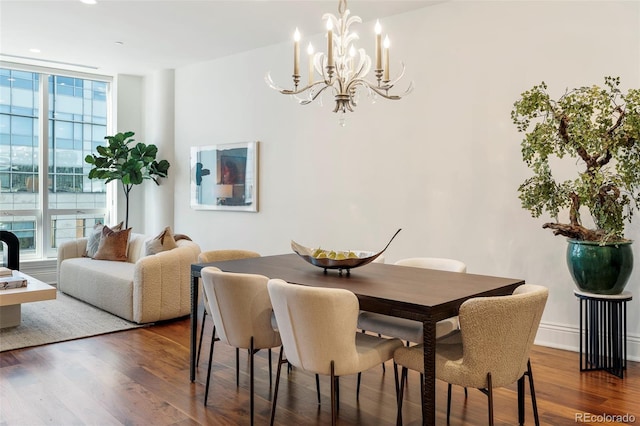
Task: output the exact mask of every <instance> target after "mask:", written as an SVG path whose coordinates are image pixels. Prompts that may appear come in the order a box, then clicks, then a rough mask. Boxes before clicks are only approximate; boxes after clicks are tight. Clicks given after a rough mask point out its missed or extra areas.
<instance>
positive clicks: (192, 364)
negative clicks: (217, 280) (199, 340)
mask: <svg viewBox="0 0 640 426" xmlns="http://www.w3.org/2000/svg"><path fill="white" fill-rule="evenodd" d="M197 334H198V277H197V276H195V275H192V276H191V341H190V345H189V380H191V382H194V381H195V380H196V335H197Z"/></svg>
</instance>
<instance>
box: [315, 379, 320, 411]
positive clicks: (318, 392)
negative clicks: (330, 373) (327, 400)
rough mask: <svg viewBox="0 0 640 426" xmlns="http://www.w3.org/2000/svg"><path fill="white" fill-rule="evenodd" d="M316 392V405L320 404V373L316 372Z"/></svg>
mask: <svg viewBox="0 0 640 426" xmlns="http://www.w3.org/2000/svg"><path fill="white" fill-rule="evenodd" d="M316 393H317V394H318V405H320V375H319V374H316Z"/></svg>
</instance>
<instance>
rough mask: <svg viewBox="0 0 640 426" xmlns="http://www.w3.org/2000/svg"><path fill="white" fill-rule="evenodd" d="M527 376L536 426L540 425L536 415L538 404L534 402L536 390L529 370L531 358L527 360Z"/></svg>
mask: <svg viewBox="0 0 640 426" xmlns="http://www.w3.org/2000/svg"><path fill="white" fill-rule="evenodd" d="M527 376H529V390H530V392H531V405H532V406H533V419H534V422H535V425H536V426H540V417H538V404H537V402H536V390H535V388H534V386H533V372H532V371H531V360H529V361H527Z"/></svg>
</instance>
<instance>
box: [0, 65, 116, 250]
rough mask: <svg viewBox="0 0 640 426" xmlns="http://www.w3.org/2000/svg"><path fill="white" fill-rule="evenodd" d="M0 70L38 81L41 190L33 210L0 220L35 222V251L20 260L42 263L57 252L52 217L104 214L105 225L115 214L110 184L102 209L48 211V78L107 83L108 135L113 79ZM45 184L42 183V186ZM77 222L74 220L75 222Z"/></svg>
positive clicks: (55, 70) (58, 71)
mask: <svg viewBox="0 0 640 426" xmlns="http://www.w3.org/2000/svg"><path fill="white" fill-rule="evenodd" d="M0 68H5V69H9V70H15V71H24V72H31V73H37V74H39V75H40V77H39V82H38V83H39V88H38V102H39V106H38V132H39V138H38V150H39V152H40V155H39V156H38V157H39V158H38V170H39V172H38V187H39V188H41V189H47V190H39V191H38V204H39V208H37V209H20V210H8V211H6V210H5V211H3V212H2V216H0V220H1V218H2V217H6V216H9V217H19V216H28V217H34V218H35V227H36V231H35V235H34V237H35V239H36V244H35V251H34V252H25V253H24V254H21V261H23V260H46V259H50V258H55V257H56V256H57V248H56V247H52V243H53V241H52V238H53V234H54V232H55V230H54V228H53V218H54V217H55V216H63V215H70V216H72V215H83V214H87V215H92V214H94V215H95V214H104V218H105V223H109V222H110V220H109V219H110V218H111V217H115V212H116V211H117V210H116V208H117V205H116V189H117V188H116V186H115V184H114V182H111V183H109V184H107V185H106V200H105V207H104V208H91V209H87V208H82V209H77V208H76V209H58V208H50V207H49V191H48V181H47V179H48V177H49V174H50V171H49V135H50V132H49V127H50V120H51V121H53V122H54V123H55V120H52V119H50V118H49V111H50V109H49V97H50V96H49V78H50V76H57V77H69V78H78V79H83V80H92V81H98V82H104V83H107V91H106V93H105V96H106V103H107V107H106V108H107V122H106V132H107V134H112V129H113V122H114V115H115V111H114V104H115V103H114V99H113V97H114V84H115V83H114V78H113V77H112V76H106V75H100V74H91V73H84V72H77V71H70V70H65V69H58V68H49V67H41V66H36V65H28V64H20V63H14V62H8V61H0ZM45 182H46V183H45ZM76 220H78V218H76Z"/></svg>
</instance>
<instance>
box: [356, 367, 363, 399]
mask: <svg viewBox="0 0 640 426" xmlns="http://www.w3.org/2000/svg"><path fill="white" fill-rule="evenodd" d="M361 379H362V372H360V373H358V380H357V384H356V401H360V380H361Z"/></svg>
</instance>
